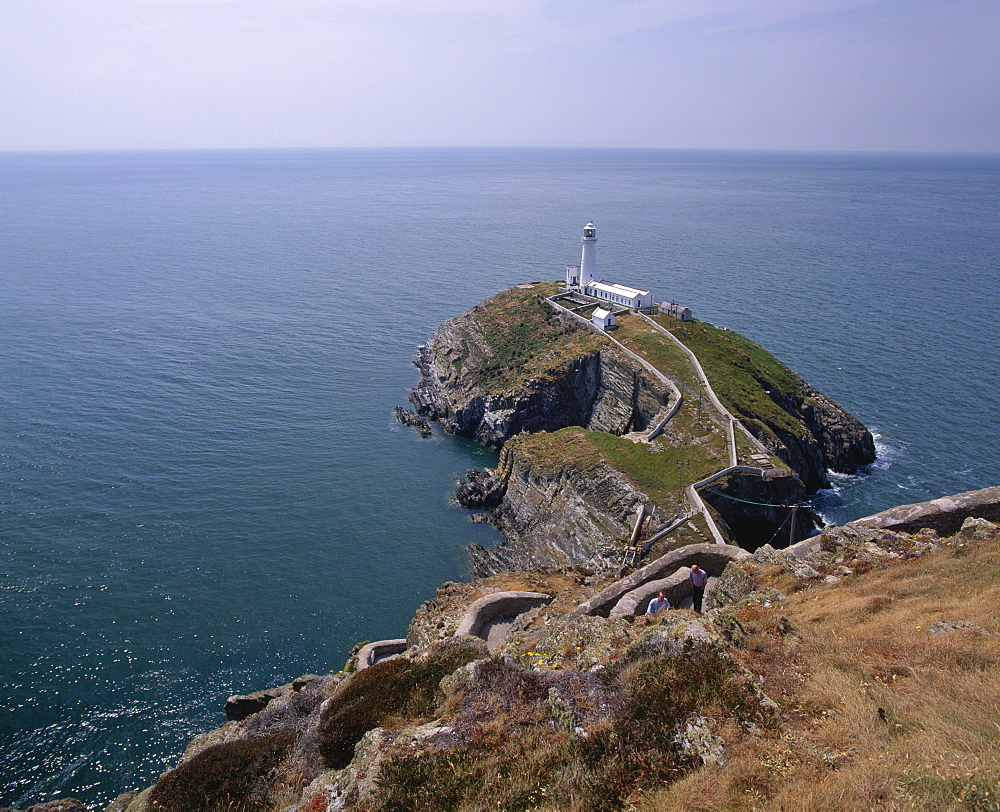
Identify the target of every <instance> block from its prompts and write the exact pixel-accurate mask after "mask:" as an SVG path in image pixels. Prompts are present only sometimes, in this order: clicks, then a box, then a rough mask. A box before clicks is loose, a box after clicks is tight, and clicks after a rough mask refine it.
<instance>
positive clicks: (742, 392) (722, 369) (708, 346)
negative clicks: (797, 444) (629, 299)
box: [654, 316, 808, 437]
mask: <svg viewBox="0 0 1000 812" xmlns="http://www.w3.org/2000/svg"><path fill="white" fill-rule="evenodd" d="M654 318H655V319H656V320H657V321H658V323H660V324H662V325H663V326H664V327H666V328H668V329H673V331H674V333H675V334H676V335H678V337H679V338H680V339H681V340H682V341H683V342H684V343H685V344H686V345H687V346H688V347H689V348H690V349H691V350H692V352H694V354H695V355H696V356H698V360H699V361H700V362H701V365H702V368H703V369H704V370H705V374H706V375H707V376H708V380H709V383H711V385H712V388H713V389H714V390H715V394H716V395H718V397H719V400H721V401H722V403H723V404H724V405H725V406H726V408H727V409H729V410H730V411H731V412H733V414H739V415H743V416H744V417H746V418H749V419H751V420H752V419H757V420H759V421H760V422H761V423H763V424H765V425H768V426H773V427H775V428H778V429H781V430H784V431H787V432H789V433H790V434H793V435H796V436H799V437H804V436H805V435H806V434H808V430H807V429H806V427H805V426H804V425H803V424H802V423H801V422H800V421H798V420H796V419H795V417H793V416H792V415H790V414H789V413H788V412H786V411H785V410H784V409H783V408H782V407H781V406H779V405H778V403H777V402H776V399H785V400H791V401H795V402H801V400H802V399H804V398H805V396H806V391H807V390H806V385H805V382H804V381H803V380H802V379H801V378H800V377H799V376H798V375H796V374H795V373H794V372H792V370H790V369H789V368H788V367H786V366H785V365H784V364H782V363H781V362H780V361H779V360H778V359H777V358H775V357H774V356H773V355H771V353H769V352H767V351H766V350H765V349H763V348H762V347H760V346H759V345H757V344H755V343H754V342H753V341H751V340H750V339H748V338H746V337H744V336H742V335H740V334H739V333H735V332H733V331H732V330H722V329H719V328H718V327H713V326H711V325H710V324H706V323H705V322H701V321H690V322H687V323H685V324H684V325H683V327H680V328H677V321H676V319H671V318H670V317H668V316H656V317H654ZM675 328H676V329H675Z"/></svg>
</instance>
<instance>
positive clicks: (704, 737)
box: [674, 713, 726, 767]
mask: <svg viewBox="0 0 1000 812" xmlns="http://www.w3.org/2000/svg"><path fill="white" fill-rule="evenodd" d="M674 743H675V744H676V746H677V747H678V748H679V749H680V751H681V752H682V753H683V754H684V755H685V756H686V757H688V758H690V759H693V760H697V761H700V762H701V764H702V765H703V766H705V767H722V766H724V765H725V763H726V759H725V752H726V748H725V742H724V741H723V740H722V738H721V737H719V736H716V735H715V734H714V733H712V728H711V725H710V724H709V722H708V720H707V719H706V718H705V717H704V716H699V715H698V714H696V713H695V714H692V715H691V717H690V718H689V719H688V720H687V721H686V722H685V724H684V727H683V728H682V729H681V730H678V731H677V735H676V736H675V737H674Z"/></svg>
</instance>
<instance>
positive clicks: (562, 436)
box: [510, 426, 718, 507]
mask: <svg viewBox="0 0 1000 812" xmlns="http://www.w3.org/2000/svg"><path fill="white" fill-rule="evenodd" d="M510 443H513V444H515V445H514V446H513V448H516V449H517V450H518V452H520V453H523V454H524V455H525V456H527V457H528V458H529V459H530V460H531V464H532V469H533V471H534V472H535V473H537V474H539V475H542V476H550V477H552V476H557V475H558V474H559V473H560V472H561V471H563V470H566V469H569V468H572V469H575V470H577V471H579V472H580V473H583V474H593V473H594V472H596V471H597V469H598V468H599V467H600V466H601V465H607V466H609V467H611V468H614V469H616V470H618V471H621V472H622V473H623V474H624V475H625V476H626V477H628V479H629V480H631V481H632V482H633V483H634V484H635V485H636V487H637V488H638V489H639V490H641V491H644V492H645V493H646V494H647V495H648V496H649V498H650V500H652V501H653V502H654V503H655V504H658V505H661V506H663V507H672V506H674V505H676V504H677V497H678V485H679V484H680V486H681V487H683V486H687V485H689V484H690V483H691V482H694V481H696V480H698V479H701V478H702V477H705V476H707V475H708V474H710V473H712V472H713V471H715V470H716V469H717V468H718V460H717V457H716V453H715V452H714V451H713V449H711V448H708V447H705V446H692V445H682V446H679V447H672V446H669V445H667V444H666V443H665V442H663V441H661V440H659V439H657V440H654V441H653V443H634V442H632V441H631V440H629V439H625V438H623V437H616V436H615V435H613V434H604V433H602V432H597V431H587V430H586V429H582V428H580V427H578V426H571V427H569V428H565V429H560V430H559V431H556V432H551V433H549V432H539V433H538V434H531V435H521V436H519V437H516V438H514V439H513V440H511V441H510ZM678 476H680V482H678Z"/></svg>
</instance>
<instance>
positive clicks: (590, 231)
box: [580, 222, 597, 288]
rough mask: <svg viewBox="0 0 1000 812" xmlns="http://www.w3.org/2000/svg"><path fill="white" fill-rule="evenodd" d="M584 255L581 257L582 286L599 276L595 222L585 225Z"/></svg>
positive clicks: (582, 240)
mask: <svg viewBox="0 0 1000 812" xmlns="http://www.w3.org/2000/svg"><path fill="white" fill-rule="evenodd" d="M580 242H582V243H583V256H582V257H581V258H580V287H581V288H582V287H584V286H585V285H587V284H589V283H590V282H593V281H594V280H595V279H596V278H597V229H596V228H594V224H593V222H590V223H587V225H585V226H584V227H583V238H582V239H581V240H580Z"/></svg>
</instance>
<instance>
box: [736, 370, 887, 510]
mask: <svg viewBox="0 0 1000 812" xmlns="http://www.w3.org/2000/svg"><path fill="white" fill-rule="evenodd" d="M796 377H798V376H796ZM799 381H800V383H801V389H802V391H803V392H804V393H805V394H804V396H800V395H796V396H790V395H787V394H784V393H782V392H779V391H777V390H770V392H769V394H770V397H771V399H772V400H773V401H774V402H775V403H777V404H778V406H780V407H781V409H782V410H783V411H785V412H786V413H787V414H788V415H790V416H791V417H793V418H794V419H795V420H797V421H799V422H800V424H801V425H802V427H803V429H804V430H803V431H798V432H793V431H790V430H789V429H788V428H787V427H786V426H784V425H778V424H776V423H775V422H774V421H771V420H768V419H767V417H765V416H761V415H758V414H756V413H755V412H754V411H753V410H752V409H749V408H738V409H737V410H738V411H739V412H740V413H741V414H742V415H743V416H744V417H747V418H750V419H749V420H748V421H747V427H748V428H749V430H750V431H751V432H752V433H753V434H754V435H755V436H756V437H757V439H759V440H760V441H761V442H763V443H764V445H765V446H767V447H768V448H769V449H770V450H771V451H772V453H774V454H775V456H777V457H780V458H781V459H782V460H783V461H784V462H785V463H786V464H787V465H788V466H789V467H790V468H791V469H792V470H793V471H795V472H796V474H798V476H799V478H800V479H801V480H802V483H803V485H804V486H805V490H806V491H808V492H810V493H811V492H814V491H817V490H819V489H820V488H828V487H830V478H829V476H828V475H827V471H828V470H829V471H836V472H838V473H842V474H853V473H856V472H857V471H858V469H859V468H860V467H861V466H864V465H870V464H871V463H873V462H875V440H874V438H873V437H872V434H871V432H870V431H868V429H867V428H866V427H865V426H864V424H863V423H861V421H860V420H858V419H857V418H856V417H854V416H853V415H852V414H851V413H850V412H848V411H847V410H845V409H843V408H842V407H841V406H838V405H837V404H836V403H834V401H833V400H831V399H830V398H828V397H827V396H826V395H824V394H823V393H822V392H819V391H817V390H816V389H814V388H812V387H811V386H809V385H808V384H806V383H805V382H804V381H801V379H799ZM762 427H766V429H764V430H762Z"/></svg>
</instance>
